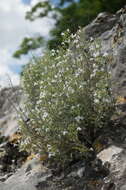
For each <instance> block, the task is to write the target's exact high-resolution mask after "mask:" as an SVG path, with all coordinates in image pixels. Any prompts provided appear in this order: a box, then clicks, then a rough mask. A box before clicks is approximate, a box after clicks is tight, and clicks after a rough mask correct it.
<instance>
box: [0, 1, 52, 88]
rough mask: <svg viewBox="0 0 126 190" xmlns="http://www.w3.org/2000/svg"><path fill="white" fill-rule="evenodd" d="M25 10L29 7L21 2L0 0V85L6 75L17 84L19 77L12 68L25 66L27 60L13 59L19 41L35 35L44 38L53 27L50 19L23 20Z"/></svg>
mask: <svg viewBox="0 0 126 190" xmlns="http://www.w3.org/2000/svg"><path fill="white" fill-rule="evenodd" d="M27 10H29V6H28V5H24V4H23V3H22V1H21V0H0V23H1V24H0V84H4V80H5V79H4V78H6V77H4V76H6V73H8V74H9V75H10V77H11V79H12V80H13V83H14V84H18V81H19V76H18V73H17V72H16V71H14V70H13V68H14V67H15V68H16V66H17V67H19V65H23V64H25V63H26V62H27V61H26V60H27V59H26V58H24V59H21V60H20V61H19V60H16V59H13V58H12V53H13V52H14V51H15V50H16V49H17V48H18V45H19V44H20V42H21V40H22V39H23V38H24V37H25V36H29V35H33V34H35V33H41V35H43V36H45V37H46V36H48V35H49V30H50V29H51V28H52V27H53V25H54V21H53V20H52V19H50V18H44V19H38V20H36V21H35V22H30V21H28V20H25V13H26V11H27ZM15 70H16V69H15Z"/></svg>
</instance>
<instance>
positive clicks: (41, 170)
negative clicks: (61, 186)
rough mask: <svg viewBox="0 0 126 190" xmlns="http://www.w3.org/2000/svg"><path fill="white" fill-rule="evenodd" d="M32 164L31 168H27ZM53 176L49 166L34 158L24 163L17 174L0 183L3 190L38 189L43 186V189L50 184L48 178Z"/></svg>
mask: <svg viewBox="0 0 126 190" xmlns="http://www.w3.org/2000/svg"><path fill="white" fill-rule="evenodd" d="M29 165H31V170H30V171H28V170H27V168H28V167H29ZM51 176H52V174H51V172H50V171H49V170H47V168H45V167H42V165H41V164H40V163H39V162H38V161H36V160H32V161H29V162H28V163H26V164H25V165H23V166H22V167H21V168H20V169H19V170H18V171H17V172H16V173H15V174H13V175H12V176H10V177H9V178H8V179H7V180H6V181H4V182H3V183H0V189H1V190H38V189H39V188H40V186H41V188H43V190H44V189H45V187H47V186H48V184H47V182H46V181H47V179H48V178H50V177H51Z"/></svg>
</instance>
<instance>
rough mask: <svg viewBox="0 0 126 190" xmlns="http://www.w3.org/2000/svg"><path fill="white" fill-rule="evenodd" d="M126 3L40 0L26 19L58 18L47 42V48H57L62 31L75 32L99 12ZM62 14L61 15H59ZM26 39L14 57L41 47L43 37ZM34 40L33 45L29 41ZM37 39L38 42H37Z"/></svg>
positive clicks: (119, 1) (117, 0) (112, 10)
mask: <svg viewBox="0 0 126 190" xmlns="http://www.w3.org/2000/svg"><path fill="white" fill-rule="evenodd" d="M124 5H125V0H111V1H110V0H59V1H58V3H55V4H54V2H53V0H52V1H45V2H41V1H40V2H39V3H37V4H36V5H35V6H33V7H32V8H31V10H30V11H28V12H27V13H26V19H28V20H30V21H34V20H35V19H37V18H43V17H45V16H48V15H49V13H50V12H51V13H52V14H51V16H52V17H53V18H54V19H55V20H56V24H55V27H54V28H53V29H52V30H51V31H50V35H51V39H50V40H49V41H48V42H47V43H46V45H47V48H49V49H52V48H53V49H57V47H58V46H59V45H60V44H61V42H62V36H61V33H62V32H64V31H66V29H68V28H69V30H70V31H71V32H72V33H75V32H76V31H77V29H78V27H79V26H81V27H84V26H85V25H87V24H88V23H89V22H91V20H92V19H93V18H95V17H96V15H97V14H98V13H99V12H103V11H108V12H111V13H114V12H115V11H117V10H118V9H120V8H121V7H123V6H124ZM58 15H60V16H58ZM38 39H39V38H34V39H33V41H32V39H31V38H30V39H28V38H27V40H26V39H24V40H23V42H22V43H21V45H20V47H19V50H17V51H16V52H15V53H14V57H16V58H19V57H20V56H21V55H23V54H27V53H28V52H29V50H33V49H36V48H40V47H41V46H43V43H41V39H42V37H40V43H39V40H38ZM29 41H32V42H33V44H32V46H29V45H28V42H29ZM36 41H37V43H36Z"/></svg>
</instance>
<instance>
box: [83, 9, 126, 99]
mask: <svg viewBox="0 0 126 190" xmlns="http://www.w3.org/2000/svg"><path fill="white" fill-rule="evenodd" d="M84 33H85V35H86V38H88V39H89V38H90V37H93V38H96V37H97V38H99V39H100V40H101V43H102V52H103V53H108V54H109V55H110V56H112V57H113V58H114V61H112V65H111V68H112V78H113V90H114V93H116V94H117V95H121V96H125V95H126V7H124V8H122V9H121V10H119V11H118V12H117V13H116V14H109V13H106V12H105V13H100V14H99V15H98V16H97V18H96V19H95V20H94V21H93V22H92V23H91V24H89V25H88V26H86V27H85V28H84Z"/></svg>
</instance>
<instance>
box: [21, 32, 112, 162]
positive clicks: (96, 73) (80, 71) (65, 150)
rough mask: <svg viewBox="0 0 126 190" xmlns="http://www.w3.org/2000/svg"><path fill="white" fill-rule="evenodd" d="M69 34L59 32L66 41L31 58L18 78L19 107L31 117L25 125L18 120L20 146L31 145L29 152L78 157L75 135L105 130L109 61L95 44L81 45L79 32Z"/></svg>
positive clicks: (109, 107) (80, 146)
mask: <svg viewBox="0 0 126 190" xmlns="http://www.w3.org/2000/svg"><path fill="white" fill-rule="evenodd" d="M68 32H69V31H67V37H66V34H63V33H62V34H61V35H62V36H63V37H64V38H65V39H64V43H63V44H62V46H61V48H60V49H59V50H52V51H50V52H47V53H46V54H45V55H44V56H43V57H41V58H38V59H37V58H36V59H35V61H33V62H32V63H30V64H29V66H28V67H27V68H26V69H25V70H24V72H23V77H22V83H23V88H24V91H25V93H26V95H27V101H26V103H25V108H24V109H25V112H27V114H28V118H30V121H29V123H28V125H26V123H25V122H24V121H23V120H22V122H20V123H21V126H22V130H23V134H24V137H25V138H24V139H25V141H24V145H25V144H27V143H28V142H30V148H31V149H32V150H37V151H39V152H41V151H43V152H44V151H46V152H47V151H48V152H49V154H50V155H53V156H54V155H55V156H57V157H58V158H59V159H62V158H66V157H68V158H69V159H72V156H73V154H74V153H75V152H76V151H77V152H79V153H80V154H83V153H84V152H85V150H87V149H86V147H85V146H84V144H82V142H81V141H80V140H79V138H78V131H79V132H81V131H83V130H85V129H87V130H85V131H87V133H88V131H89V130H90V131H91V130H92V132H94V131H96V130H95V129H98V128H101V127H105V126H107V124H108V121H109V119H110V118H111V115H112V114H113V111H114V106H113V97H112V93H111V88H110V74H109V72H108V66H107V65H108V64H109V63H108V59H107V57H106V56H103V55H102V54H101V52H100V43H99V42H96V41H95V40H91V41H86V40H85V39H84V36H83V35H82V34H83V32H82V30H79V31H78V32H77V34H74V35H73V34H72V35H70V36H69V37H68ZM64 44H65V45H64ZM66 44H67V46H68V48H67V49H66V48H65V47H64V46H66ZM85 136H86V137H87V138H90V134H86V135H85ZM29 138H30V139H31V140H30V141H29V140H26V139H29ZM84 138H85V137H84Z"/></svg>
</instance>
